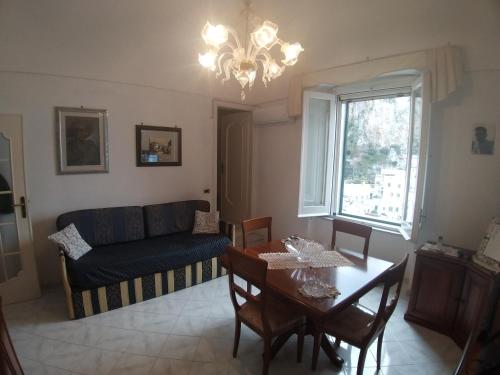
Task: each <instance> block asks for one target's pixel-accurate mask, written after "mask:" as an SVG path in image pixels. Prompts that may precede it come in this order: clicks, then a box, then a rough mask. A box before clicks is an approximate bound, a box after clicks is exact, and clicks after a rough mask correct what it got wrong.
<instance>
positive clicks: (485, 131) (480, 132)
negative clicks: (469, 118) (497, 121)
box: [471, 124, 496, 155]
mask: <svg viewBox="0 0 500 375" xmlns="http://www.w3.org/2000/svg"><path fill="white" fill-rule="evenodd" d="M495 130H496V129H495V125H487V124H474V125H473V129H472V145H471V152H472V153H473V154H475V155H493V153H494V151H495V136H496V131H495Z"/></svg>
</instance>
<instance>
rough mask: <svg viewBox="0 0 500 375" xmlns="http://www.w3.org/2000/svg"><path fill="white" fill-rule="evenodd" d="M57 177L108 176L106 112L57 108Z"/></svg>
mask: <svg viewBox="0 0 500 375" xmlns="http://www.w3.org/2000/svg"><path fill="white" fill-rule="evenodd" d="M55 110H56V127H57V146H58V147H57V155H58V165H57V167H58V168H57V171H58V174H72V173H73V174H74V173H107V172H109V155H108V112H107V111H106V110H105V109H87V108H70V107H56V108H55Z"/></svg>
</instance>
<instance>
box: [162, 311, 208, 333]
mask: <svg viewBox="0 0 500 375" xmlns="http://www.w3.org/2000/svg"><path fill="white" fill-rule="evenodd" d="M205 319H206V318H205V317H204V315H203V314H201V315H199V316H183V315H181V316H179V317H178V318H177V320H176V322H175V324H174V325H173V327H172V329H171V331H170V333H172V334H174V335H181V336H200V334H201V332H203V327H204V326H205Z"/></svg>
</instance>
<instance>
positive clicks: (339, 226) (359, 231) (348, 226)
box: [332, 219, 372, 257]
mask: <svg viewBox="0 0 500 375" xmlns="http://www.w3.org/2000/svg"><path fill="white" fill-rule="evenodd" d="M337 232H342V233H347V234H352V235H354V236H358V237H363V238H364V239H365V246H364V247H363V256H365V257H366V256H368V247H369V246H370V237H371V235H372V227H370V226H368V225H363V224H357V223H353V222H351V221H345V220H340V219H334V220H333V232H332V249H333V248H334V247H335V243H336V240H337Z"/></svg>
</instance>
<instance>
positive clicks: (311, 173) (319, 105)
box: [304, 98, 330, 206]
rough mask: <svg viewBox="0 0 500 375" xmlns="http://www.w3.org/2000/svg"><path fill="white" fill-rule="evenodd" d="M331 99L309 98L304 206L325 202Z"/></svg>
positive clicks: (318, 204)
mask: <svg viewBox="0 0 500 375" xmlns="http://www.w3.org/2000/svg"><path fill="white" fill-rule="evenodd" d="M329 124H330V100H327V99H319V98H309V115H308V119H307V137H306V145H305V152H306V154H305V155H306V158H305V179H304V206H322V205H324V204H325V188H326V184H325V179H326V175H327V173H326V168H327V162H328V155H327V153H328V128H329Z"/></svg>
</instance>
